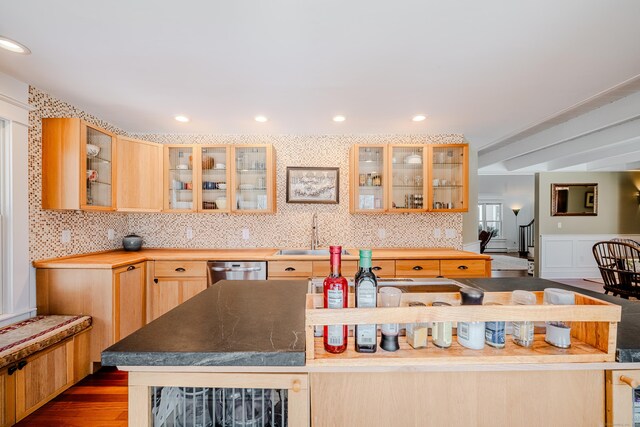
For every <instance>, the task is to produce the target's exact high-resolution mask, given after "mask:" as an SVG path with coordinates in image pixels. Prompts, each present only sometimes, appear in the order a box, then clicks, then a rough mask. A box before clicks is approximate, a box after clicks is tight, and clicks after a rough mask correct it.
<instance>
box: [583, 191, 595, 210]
mask: <svg viewBox="0 0 640 427" xmlns="http://www.w3.org/2000/svg"><path fill="white" fill-rule="evenodd" d="M593 197H594V195H593V192H592V191H590V192H587V193H584V207H585V208H592V207H593Z"/></svg>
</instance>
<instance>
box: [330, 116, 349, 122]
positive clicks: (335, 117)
mask: <svg viewBox="0 0 640 427" xmlns="http://www.w3.org/2000/svg"><path fill="white" fill-rule="evenodd" d="M345 120H347V118H346V117H345V116H340V115H338V116H333V121H334V122H344V121H345Z"/></svg>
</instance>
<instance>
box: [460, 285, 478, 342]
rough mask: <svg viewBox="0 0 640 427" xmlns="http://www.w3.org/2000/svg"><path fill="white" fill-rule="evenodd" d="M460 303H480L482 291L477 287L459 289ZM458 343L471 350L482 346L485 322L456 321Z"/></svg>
mask: <svg viewBox="0 0 640 427" xmlns="http://www.w3.org/2000/svg"><path fill="white" fill-rule="evenodd" d="M460 296H461V299H462V305H482V300H483V299H484V292H482V291H481V290H479V289H471V288H469V289H461V290H460ZM457 335H458V343H459V344H460V345H461V346H463V347H467V348H470V349H472V350H482V349H483V348H484V337H485V322H458V329H457Z"/></svg>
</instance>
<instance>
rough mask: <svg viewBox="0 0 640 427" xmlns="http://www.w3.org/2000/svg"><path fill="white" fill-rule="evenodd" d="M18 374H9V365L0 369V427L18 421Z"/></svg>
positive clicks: (6, 426)
mask: <svg viewBox="0 0 640 427" xmlns="http://www.w3.org/2000/svg"><path fill="white" fill-rule="evenodd" d="M15 379H16V376H15V374H12V375H9V372H8V367H5V368H2V369H0V427H9V426H12V425H13V424H15V422H16V380H15Z"/></svg>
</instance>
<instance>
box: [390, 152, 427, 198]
mask: <svg viewBox="0 0 640 427" xmlns="http://www.w3.org/2000/svg"><path fill="white" fill-rule="evenodd" d="M391 150H392V151H391V158H392V161H391V170H392V186H391V206H390V208H391V209H424V207H425V206H424V199H425V197H424V152H423V149H422V148H421V147H415V146H407V147H403V146H395V147H392V148H391ZM394 160H395V161H394Z"/></svg>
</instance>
